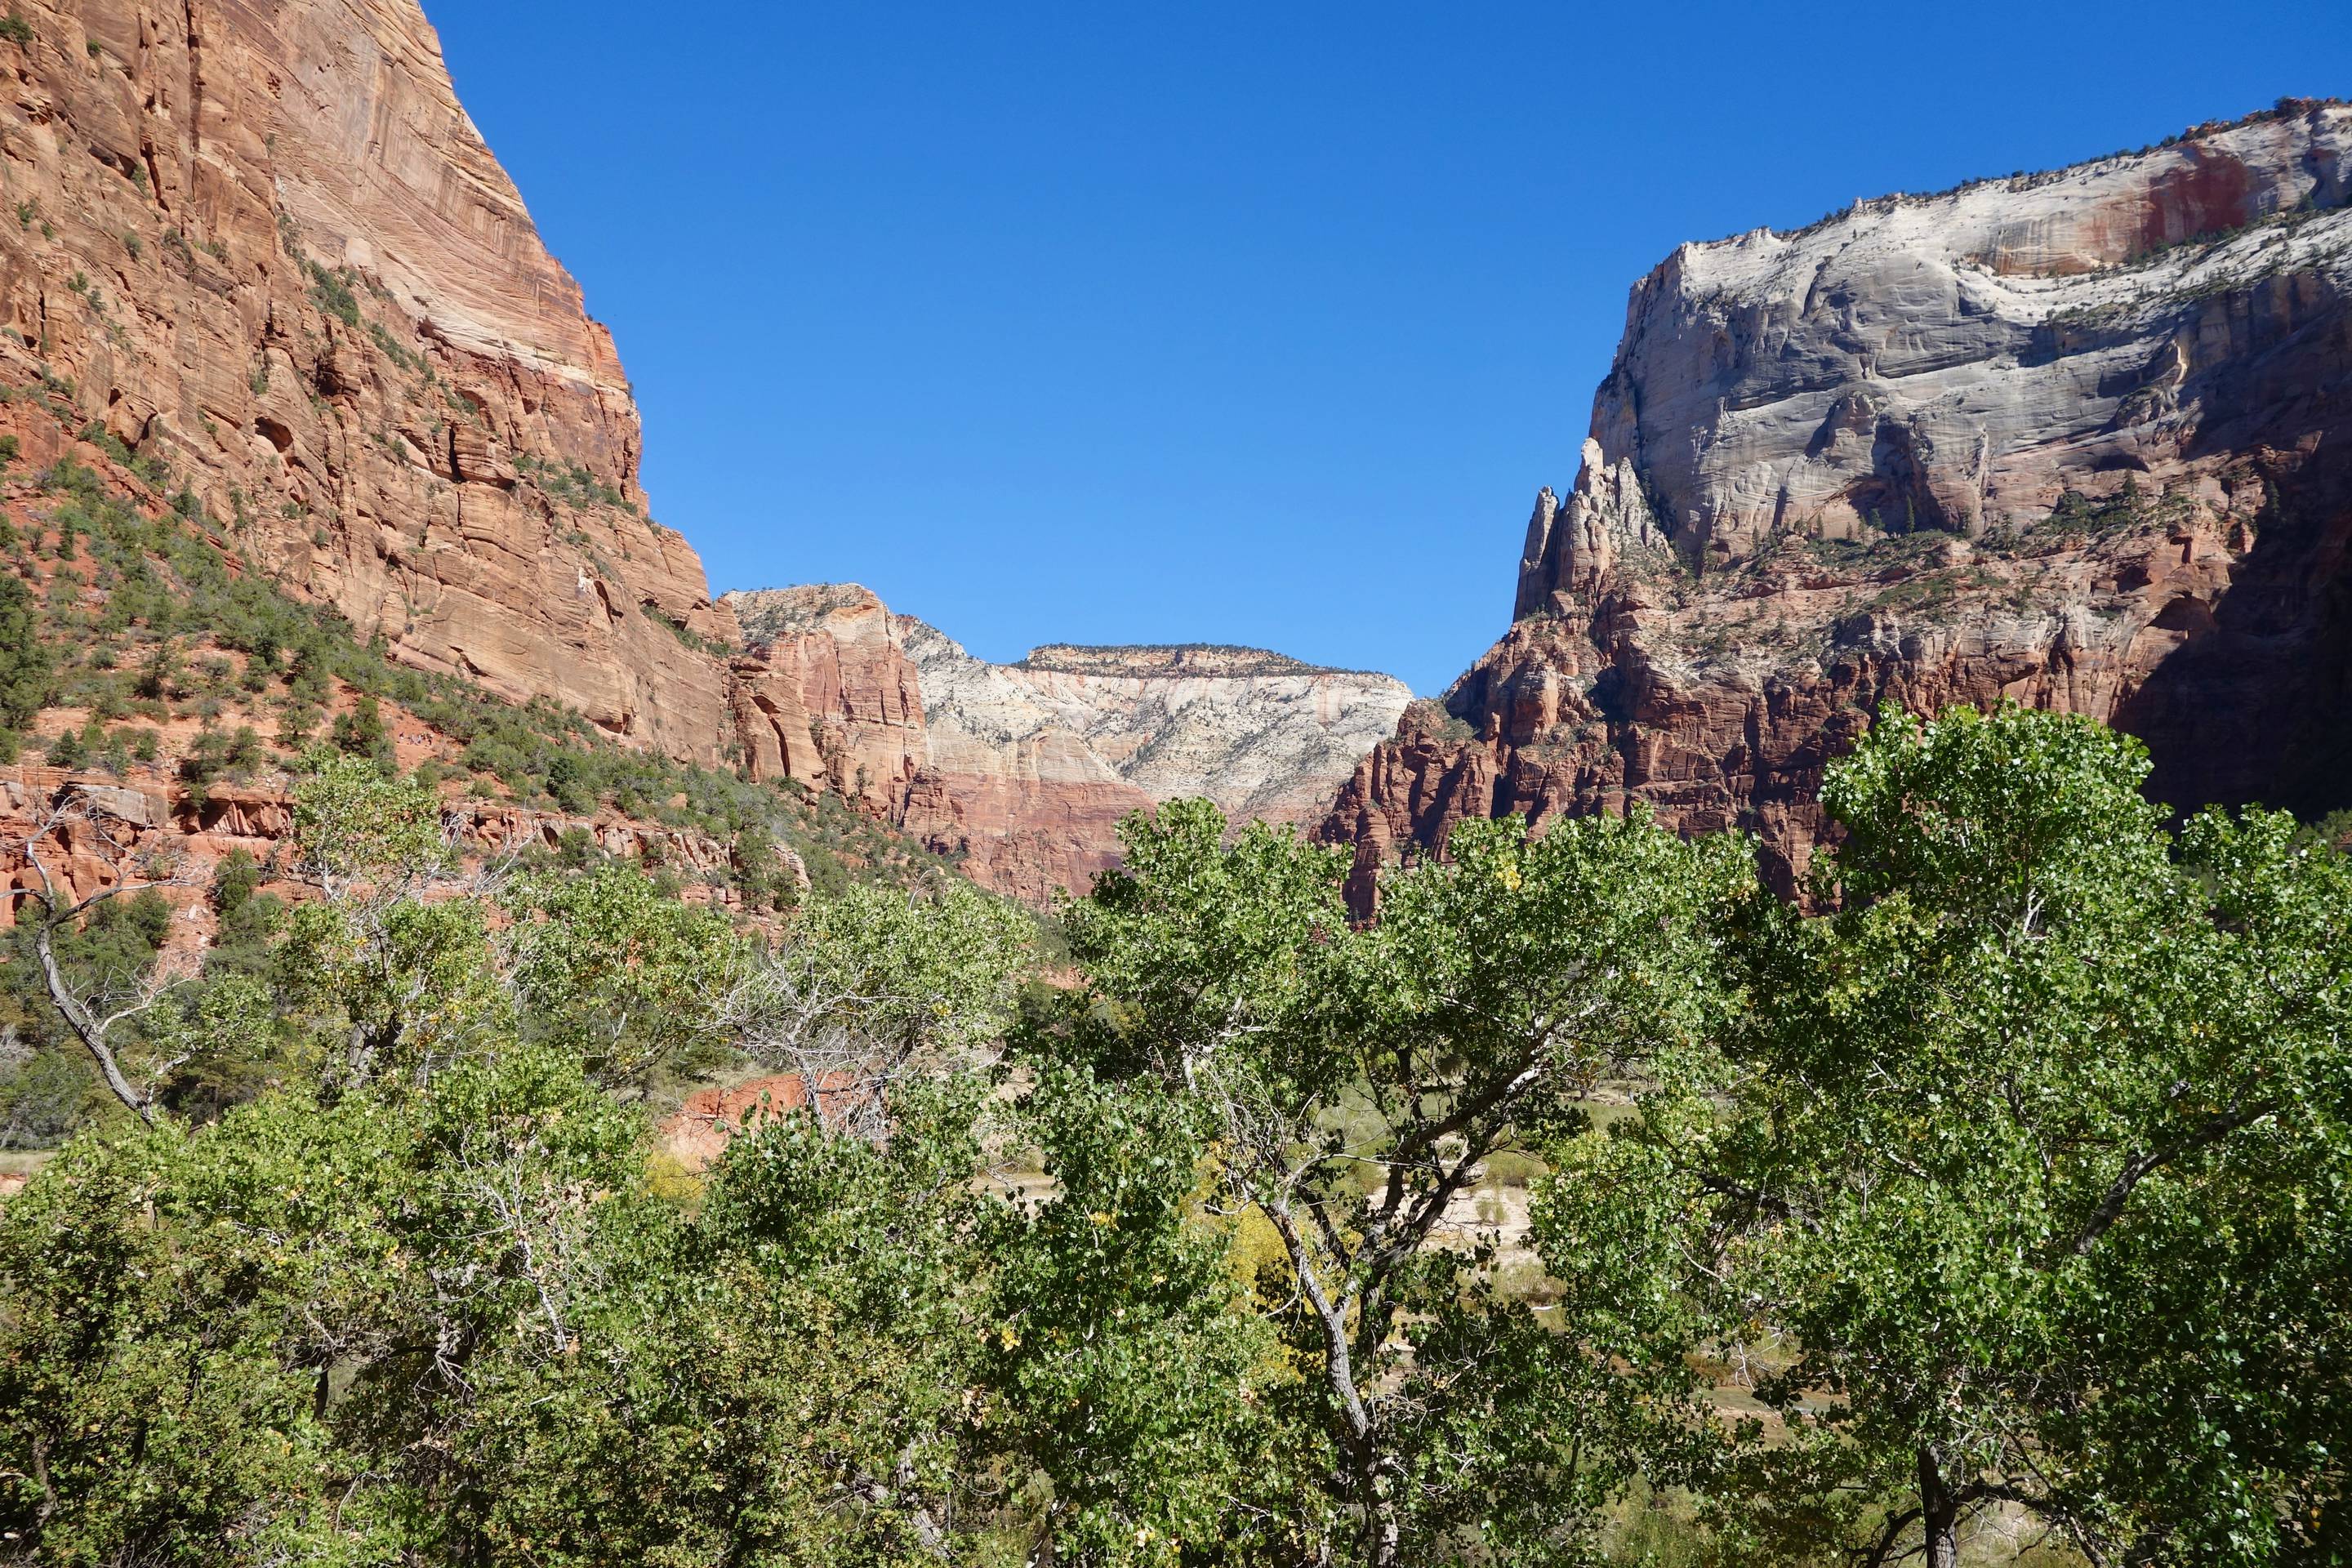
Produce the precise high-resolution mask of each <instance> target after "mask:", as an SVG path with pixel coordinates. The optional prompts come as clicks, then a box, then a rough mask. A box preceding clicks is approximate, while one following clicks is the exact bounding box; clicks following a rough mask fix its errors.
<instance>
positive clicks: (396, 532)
mask: <svg viewBox="0 0 2352 1568" xmlns="http://www.w3.org/2000/svg"><path fill="white" fill-rule="evenodd" d="M11 14H12V16H18V17H21V18H22V20H23V22H24V23H25V29H24V30H25V31H26V32H28V33H29V36H30V37H29V41H18V40H16V38H13V37H12V38H7V39H0V74H5V79H6V90H5V93H0V179H5V187H6V190H7V195H8V205H9V209H10V210H9V212H8V213H7V214H5V221H0V327H5V331H0V380H5V381H7V382H8V383H10V384H14V385H15V386H17V387H19V388H28V389H35V390H36V391H37V393H38V395H41V396H43V397H44V398H45V399H47V400H49V401H51V402H53V403H54V404H56V405H58V407H59V409H60V410H61V411H63V412H65V413H66V414H68V416H70V421H74V422H87V424H88V425H89V426H95V427H96V430H95V431H94V432H93V434H103V435H104V436H106V437H110V438H111V439H113V440H115V441H119V442H120V443H121V444H122V446H123V447H125V448H127V453H126V455H127V456H135V457H136V458H138V459H140V460H141V466H142V468H144V470H145V471H147V472H148V473H150V474H151V475H152V476H154V480H155V483H156V484H157V486H158V488H159V489H161V488H164V487H167V486H168V487H170V488H172V489H180V488H182V487H184V488H185V489H186V491H187V492H188V493H189V494H190V495H192V496H193V497H194V499H195V500H199V501H201V502H202V503H203V504H204V505H205V507H206V508H207V509H208V510H210V511H211V512H212V513H213V515H215V516H216V517H218V518H221V519H223V520H229V521H233V523H234V527H235V529H236V535H237V544H238V547H239V548H240V550H241V551H242V552H244V553H245V554H246V555H247V557H248V558H249V559H250V560H252V561H253V562H254V563H256V564H257V566H259V567H260V568H261V569H263V570H266V571H268V572H269V573H270V574H272V575H274V576H275V577H277V578H278V580H279V581H281V582H283V583H285V584H288V585H289V586H290V587H293V588H295V589H296V590H298V591H299V592H303V593H306V594H308V595H311V596H313V597H314V598H316V599H320V600H323V601H326V602H328V603H330V604H331V605H334V606H335V607H336V608H338V609H339V610H340V611H341V612H342V614H343V615H345V616H347V617H348V618H349V619H350V620H351V621H352V624H353V626H355V627H357V628H358V630H359V633H360V635H361V636H362V637H374V636H380V637H383V639H384V641H385V643H386V645H387V647H389V649H390V650H391V652H392V655H393V657H394V658H398V659H400V660H402V661H404V662H407V663H410V664H413V665H415V666H418V667H421V668H430V669H436V670H443V671H448V672H453V673H457V674H461V675H464V676H467V677H469V678H471V679H475V680H477V681H479V682H480V683H482V684H483V685H485V686H487V687H488V688H490V689H493V690H496V691H498V692H499V693H501V694H503V695H505V696H507V697H509V698H510V699H513V700H524V699H528V698H532V697H543V698H550V699H552V700H557V701H560V702H562V703H565V704H567V705H570V706H572V707H575V708H577V709H579V710H581V711H582V712H583V713H585V714H586V715H587V716H588V717H589V718H590V719H591V720H593V721H594V722H595V723H596V724H597V725H598V726H599V727H600V728H602V729H603V730H604V731H606V732H607V733H609V734H611V735H613V736H614V737H617V738H620V739H623V740H625V741H628V742H632V743H636V744H643V745H647V746H653V747H657V748H659V749H661V750H663V751H666V752H669V753H671V754H673V755H676V756H679V757H682V758H691V759H695V760H699V761H706V762H708V761H715V760H717V759H718V758H719V756H720V755H721V754H722V753H723V752H725V751H726V750H727V749H728V747H729V746H730V742H731V741H732V738H733V718H732V710H733V705H732V704H731V702H730V697H729V692H728V682H729V672H728V669H727V667H726V664H725V661H724V659H723V658H719V657H714V653H715V652H723V651H724V650H725V649H726V648H727V647H729V646H730V645H731V644H732V643H733V641H734V637H735V631H734V627H733V626H732V623H731V621H730V618H729V617H728V616H726V614H725V613H724V612H723V611H720V610H719V609H717V608H716V607H715V606H714V605H712V604H711V603H710V601H709V592H708V585H707V583H706V580H705V577H704V574H703V570H702V565H701V563H700V561H699V560H698V558H697V557H696V555H695V552H693V550H692V549H691V548H690V547H689V546H688V544H687V543H686V542H685V541H684V540H683V539H682V538H681V537H679V536H678V535H677V533H675V532H673V531H669V530H667V529H665V528H662V527H660V526H659V525H657V524H656V523H654V522H652V521H650V520H649V519H648V518H647V517H646V510H645V496H644V494H643V492H642V491H641V490H640V489H639V488H638V484H637V460H638V455H639V448H640V446H641V436H640V431H639V426H638V419H637V412H636V408H635V404H634V403H633V402H632V400H631V397H630V394H629V387H628V383H627V381H626V379H625V376H624V375H623V374H622V371H621V365H620V362H619V359H618V358H617V356H616V355H615V353H614V348H613V343H612V340H611V338H610V336H609V334H607V333H606V331H605V330H604V328H603V327H602V326H600V325H598V324H597V323H595V322H594V321H591V320H589V318H588V317H587V315H586V314H585V312H584V311H583V308H582V302H581V296H580V290H579V288H578V286H577V285H576V284H575V283H574V282H573V281H572V278H571V277H570V275H569V274H567V273H566V272H565V271H564V270H563V268H562V267H561V266H560V265H558V264H557V262H556V261H555V260H554V259H553V258H551V257H550V256H549V255H548V253H547V251H546V249H545V247H543V246H542V245H541V242H540V239H539V236H538V233H537V231H536V230H535V229H534V227H533V226H532V224H531V221H530V215H529V214H528V212H527V211H526V210H525V209H524V206H523V204H522V201H521V198H520V196H519V195H517V193H516V191H515V188H514V185H513V184H512V183H511V182H510V181H509V179H508V178H507V176H506V174H505V173H504V171H503V170H501V169H500V168H499V164H498V163H497V161H496V160H495V159H494V158H493V157H492V156H491V154H490V152H489V150H488V148H487V147H486V146H485V145H484V144H483V142H482V139H481V137H480V135H479V134H478V132H476V130H475V128H474V126H473V123H472V121H470V120H468V119H467V115H466V112H465V110H464V109H463V108H462V107H460V105H459V104H458V102H457V97H456V94H455V92H454V91H453V89H451V86H450V83H449V79H448V74H447V71H446V68H444V65H443V62H442V58H441V54H440V47H439V44H438V42H437V40H436V37H435V35H434V33H433V30H432V28H431V27H430V26H428V25H427V24H426V22H425V17H424V16H423V14H422V13H421V12H420V11H419V10H418V8H417V6H416V5H415V0H313V3H310V4H303V5H245V4H232V3H224V0H192V3H191V4H188V5H175V6H156V5H143V4H134V3H131V0H82V3H80V4H77V5H59V4H45V3H43V0H26V3H25V4H23V5H19V6H17V7H16V9H15V10H14V11H12V13H11ZM53 455H54V454H50V453H46V452H40V451H34V452H30V453H28V456H30V457H32V458H34V459H35V460H37V461H39V460H46V459H47V457H49V456H53Z"/></svg>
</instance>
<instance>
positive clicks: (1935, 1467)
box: [1919, 1448, 1960, 1568]
mask: <svg viewBox="0 0 2352 1568" xmlns="http://www.w3.org/2000/svg"><path fill="white" fill-rule="evenodd" d="M1919 1533H1920V1544H1921V1546H1922V1547H1923V1548H1924V1550H1925V1553H1926V1561H1927V1568H1960V1502H1959V1499H1958V1498H1957V1497H1956V1496H1954V1495H1953V1493H1952V1489H1951V1488H1950V1487H1948V1486H1947V1485H1946V1484H1945V1482H1944V1470H1943V1467H1942V1466H1941V1465H1939V1464H1938V1463H1937V1460H1936V1453H1935V1450H1934V1449H1932V1448H1922V1449H1920V1450H1919Z"/></svg>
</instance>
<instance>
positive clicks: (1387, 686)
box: [724, 584, 1412, 903]
mask: <svg viewBox="0 0 2352 1568" xmlns="http://www.w3.org/2000/svg"><path fill="white" fill-rule="evenodd" d="M724 607H725V608H726V609H728V610H729V611H730V613H732V614H733V615H734V616H736V617H737V618H738V620H739V621H740V624H741V626H742V627H743V630H744V635H745V637H746V638H747V639H748V642H749V645H750V647H749V649H748V651H747V653H746V654H745V656H744V657H743V658H740V659H738V660H737V661H736V663H735V666H734V670H735V675H736V679H737V690H738V692H739V706H740V708H741V710H742V717H741V725H742V731H743V733H744V734H745V736H746V737H747V741H748V746H747V760H748V761H749V762H750V763H751V767H752V769H753V771H754V772H755V773H758V774H759V775H760V776H762V777H792V778H797V779H801V780H803V782H805V783H809V784H819V785H824V786H828V787H832V788H835V789H837V790H840V791H841V792H842V793H844V794H845V795H849V796H850V797H851V798H852V799H854V800H857V801H859V802H861V803H863V804H865V805H866V806H867V807H868V809H871V810H874V811H875V812H876V813H877V815H881V816H887V817H889V818H890V819H891V820H892V821H894V822H895V823H897V824H898V826H902V827H904V828H905V829H906V830H907V831H908V833H909V834H911V835H913V836H915V837H917V838H919V840H920V841H921V842H923V843H924V844H925V845H926V846H927V847H930V848H932V849H935V850H938V851H940V852H941V853H945V854H950V855H955V856H959V857H961V860H962V864H963V868H964V870H965V872H966V873H967V874H968V875H970V876H971V878H972V879H974V880H976V881H978V882H979V883H981V884H982V886H983V887H988V888H992V889H996V890H998V891H1000V892H1003V893H1007V894H1010V895H1012V896H1013V897H1016V898H1021V899H1025V900H1029V901H1031V902H1033V903H1038V902H1044V901H1045V900H1047V899H1049V898H1050V897H1051V896H1052V895H1053V893H1054V892H1055V889H1071V890H1074V891H1081V892H1082V891H1084V890H1085V889H1086V888H1087V885H1088V884H1089V883H1090V882H1092V881H1093V879H1094V877H1095V874H1096V873H1097V872H1098V871H1101V870H1102V869H1104V868H1106V867H1108V866H1110V865H1113V864H1115V863H1116V862H1117V860H1118V825H1119V823H1120V822H1121V821H1122V820H1124V819H1125V818H1126V816H1128V814H1129V813H1130V812H1132V811H1136V810H1138V809H1139V808H1143V807H1147V806H1150V805H1154V804H1156V803H1158V802H1160V801H1164V800H1173V799H1176V798H1177V797H1179V796H1182V795H1206V796H1207V797H1208V798H1210V799H1211V800H1213V801H1214V802H1216V804H1217V805H1219V806H1220V807H1221V808H1222V809H1223V811H1224V812H1225V814H1226V815H1227V816H1229V817H1232V818H1234V820H1236V821H1245V820H1248V819H1250V818H1252V817H1260V818H1264V819H1265V820H1267V821H1273V822H1297V821H1302V820H1310V819H1312V818H1313V817H1314V816H1317V815H1319V814H1320V812H1321V811H1322V810H1323V809H1324V807H1325V805H1327V804H1328V802H1329V800H1330V797H1331V791H1332V789H1333V788H1334V787H1335V786H1336V785H1337V784H1338V783H1339V780H1340V779H1342V778H1344V777H1346V776H1347V773H1348V771H1349V769H1350V768H1351V767H1352V766H1354V764H1355V762H1356V759H1357V758H1359V757H1360V756H1361V755H1362V754H1363V752H1365V750H1366V749H1367V748H1368V747H1370V745H1372V744H1373V743H1374V742H1376V741H1378V740H1380V739H1381V737H1382V736H1384V735H1386V734H1388V733H1390V732H1391V731H1392V730H1393V729H1394V728H1395V725H1396V722H1397V717H1398V715H1399V714H1400V713H1402V711H1403V710H1404V706H1405V704H1406V702H1407V701H1408V700H1410V699H1411V695H1412V694H1411V693H1410V692H1409V691H1407V690H1406V689H1405V687H1404V686H1403V684H1402V682H1400V681H1397V680H1394V679H1391V678H1389V677H1388V676H1385V675H1370V674H1363V673H1360V672H1356V671H1349V670H1332V669H1322V668H1317V667H1315V666H1312V665H1307V664H1301V663H1300V662H1299V661H1297V659H1292V658H1284V657H1283V656H1281V655H1280V654H1274V653H1267V652H1265V651H1264V650H1262V649H1258V648H1234V647H1198V646H1194V647H1066V646H1061V645H1054V646H1049V647H1040V648H1037V649H1035V650H1034V651H1033V652H1032V653H1031V654H1030V656H1029V657H1028V658H1026V659H1024V660H1023V661H1022V662H1021V663H1019V664H1013V665H1003V664H990V663H988V662H987V661H985V660H983V659H977V658H972V657H971V655H970V654H969V653H966V652H965V651H964V650H963V648H962V647H961V646H959V645H958V644H957V643H955V642H954V641H952V640H951V639H950V638H949V637H947V636H946V635H945V634H943V633H941V632H940V631H939V630H938V629H936V628H935V627H932V626H927V625H925V624H924V623H923V622H921V621H919V620H917V619H915V618H914V617H913V616H892V615H889V614H888V613H887V611H885V610H884V609H883V607H882V603H881V601H880V600H879V599H877V598H876V597H875V596H874V595H872V594H871V593H869V592H867V591H866V589H864V588H860V587H857V586H856V585H855V584H826V585H819V586H811V587H798V588H777V589H761V590H758V591H755V592H751V593H738V594H730V595H727V597H726V599H725V601H724Z"/></svg>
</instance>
